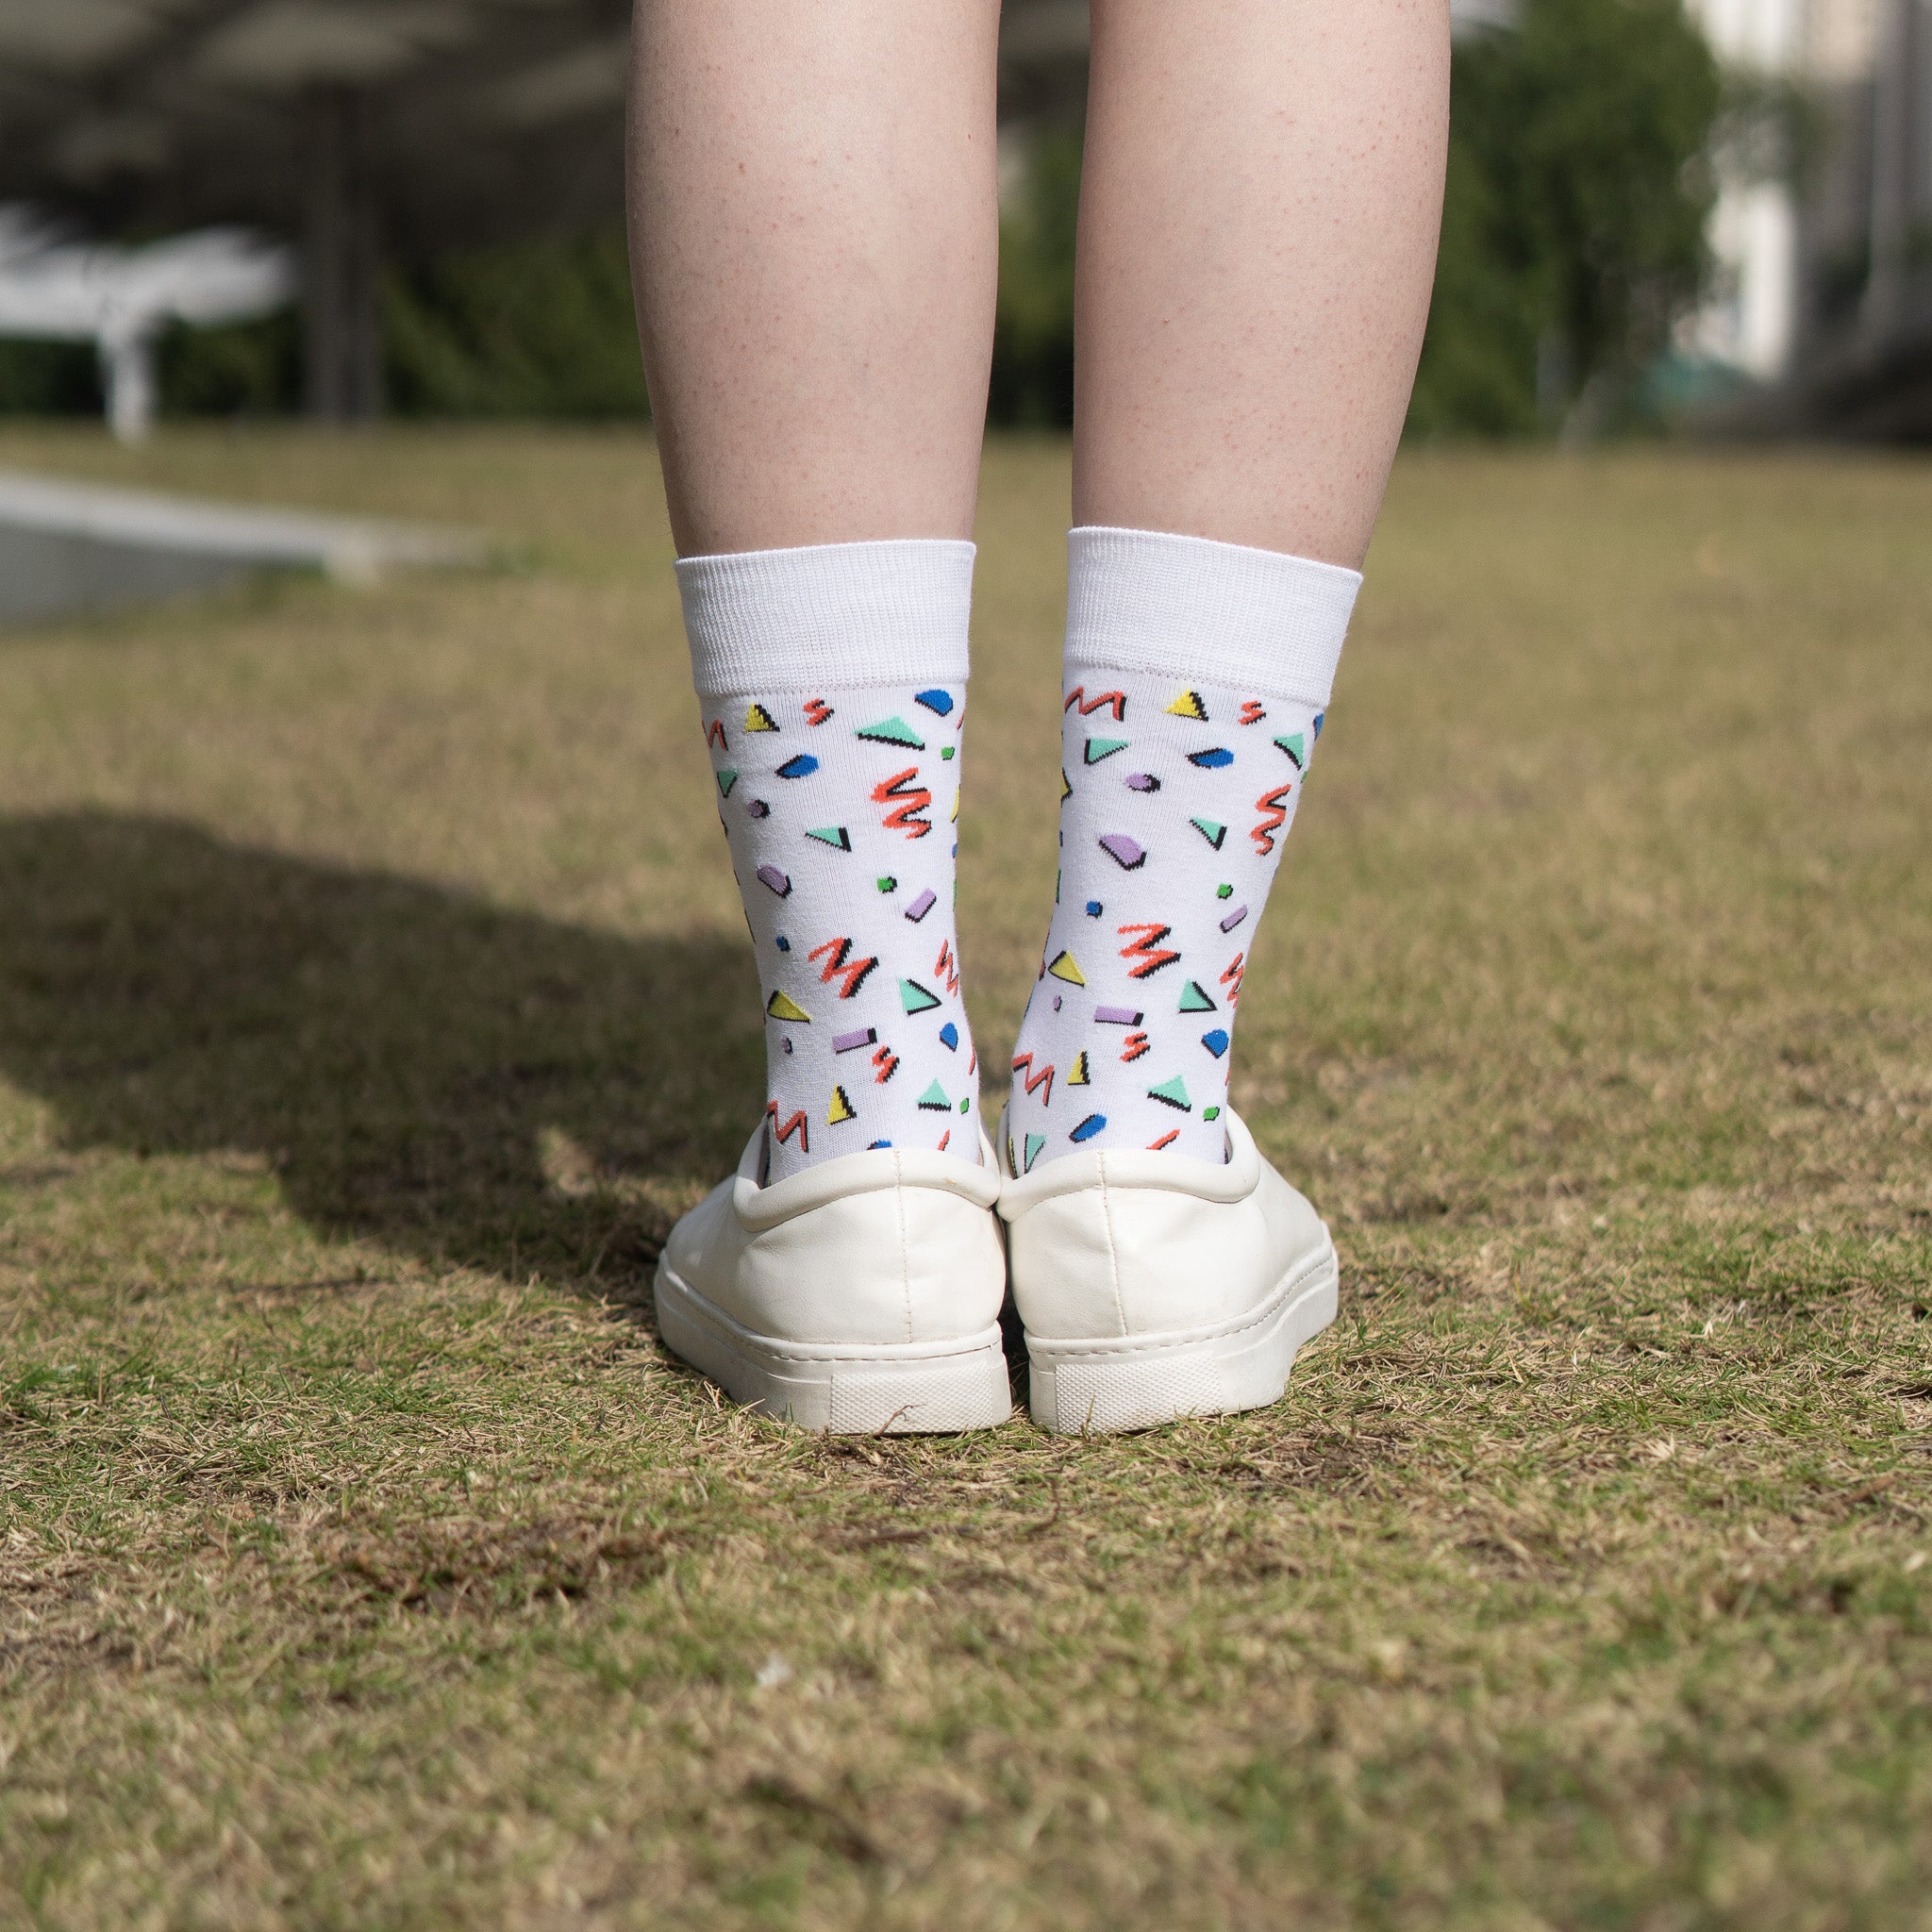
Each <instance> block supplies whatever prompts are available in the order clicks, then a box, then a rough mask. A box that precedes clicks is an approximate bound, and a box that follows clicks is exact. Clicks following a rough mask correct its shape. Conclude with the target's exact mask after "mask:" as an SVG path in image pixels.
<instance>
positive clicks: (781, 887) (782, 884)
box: [758, 865, 791, 899]
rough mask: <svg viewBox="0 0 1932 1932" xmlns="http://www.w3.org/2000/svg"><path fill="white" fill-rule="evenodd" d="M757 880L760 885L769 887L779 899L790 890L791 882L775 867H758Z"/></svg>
mask: <svg viewBox="0 0 1932 1932" xmlns="http://www.w3.org/2000/svg"><path fill="white" fill-rule="evenodd" d="M758 879H759V881H760V883H761V884H764V885H767V886H770V887H771V889H772V890H773V891H774V892H776V893H777V895H778V896H779V898H781V899H782V898H784V896H785V895H786V893H788V892H789V891H791V880H790V879H788V878H787V877H786V876H785V874H783V873H782V872H780V871H779V870H778V868H777V867H776V866H775V865H761V866H759V867H758Z"/></svg>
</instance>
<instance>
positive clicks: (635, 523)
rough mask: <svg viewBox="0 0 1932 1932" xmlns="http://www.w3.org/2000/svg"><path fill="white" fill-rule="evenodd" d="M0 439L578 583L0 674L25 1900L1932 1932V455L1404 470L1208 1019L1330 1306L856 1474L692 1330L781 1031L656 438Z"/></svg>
mask: <svg viewBox="0 0 1932 1932" xmlns="http://www.w3.org/2000/svg"><path fill="white" fill-rule="evenodd" d="M0 457H4V458H5V459H6V460H8V461H33V462H41V463H43V464H48V465H51V466H56V467H60V468H64V469H67V470H70V471H74V472H80V473H89V474H95V475H112V476H118V477H123V478H126V479H129V480H138V481H141V482H143V483H153V484H161V485H171V484H172V485H176V486H179V487H183V488H189V489H195V490H200V491H208V492H210V493H217V494H225V495H229V496H242V497H249V496H262V497H273V498H292V499H297V500H301V501H306V502H313V503H317V504H323V505H328V506H335V507H342V508H358V509H375V510H382V511H387V512H392V513H406V514H415V515H422V516H432V517H438V518H443V519H448V520H452V521H468V522H473V523H475V524H479V525H486V526H488V527H490V528H491V529H493V530H495V531H497V532H498V533H499V534H501V535H503V536H504V537H506V538H508V539H509V540H511V541H513V542H514V543H516V544H518V545H521V546H523V548H524V549H525V552H526V553H527V555H528V556H529V558H530V559H531V563H530V567H529V568H527V569H525V570H522V571H520V572H517V573H514V574H505V575H479V576H455V577H447V578H438V577H414V578H399V579H396V580H394V581H392V582H391V583H389V584H386V585H384V586H381V587H379V588H377V589H375V590H371V591H359V592H350V591H339V590H334V589H331V588H329V587H327V586H325V585H322V584H316V583H291V584H280V585H274V586H265V587H257V588H252V589H248V590H244V591H237V592H236V593H234V594H232V595H229V596H225V597H223V598H219V599H215V600H212V601H210V602H206V603H200V604H195V605H184V606H180V607H176V608H169V609H164V610H153V611H143V612H139V613H132V614H124V615H120V616H115V617H110V618H103V619H99V620H93V621H90V622H88V623H86V624H84V625H68V626H62V627H57V628H50V629H44V630H40V631H34V632H25V633H13V634H10V635H8V636H6V637H5V638H0V1924H15V1923H18V1924H24V1925H27V1924H32V1925H46V1926H58V1927H62V1928H67V1927H74V1928H81V1927H92V1926H101V1927H106V1926H116V1927H118V1926H121V1925H125V1924H168V1925H181V1926H197V1925H204V1924H206V1925H217V1924H220V1925H258V1926H264V1927H272V1926H305V1927H306V1926H342V1927H352V1926H371V1927H374V1926H378V1925H398V1924H436V1925H445V1924H456V1925H465V1924H475V1925H479V1926H481V1925H491V1926H495V1925H502V1924H510V1925H527V1926H533V1927H535V1926H545V1927H548V1926H554V1925H559V1924H586V1925H611V1926H620V1925H644V1924H650V1925H653V1926H656V1925H668V1926H690V1927H722V1926H769V1925H776V1926H797V1927H801V1928H809V1927H821V1926H823V1927H834V1926H839V1927H842V1926H846V1925H851V1924H868V1925H874V1926H878V1927H882V1928H884V1927H908V1928H909V1927H921V1926H944V1927H948V1928H952V1927H967V1928H972V1927H981V1926H984V1927H994V1926H1033V1925H1039V1926H1059V1925H1096V1926H1097V1925H1103V1924H1107V1925H1112V1924H1144V1925H1149V1926H1167V1925H1186V1926H1197V1925H1198V1926H1226V1927H1236V1926H1260V1925H1277V1924H1307V1925H1313V1926H1329V1925H1332V1926H1341V1925H1361V1926H1372V1927H1384V1926H1386V1927H1391V1928H1408V1927H1428V1928H1430V1932H1438V1928H1445V1927H1447V1928H1453V1927H1483V1928H1489V1927H1532V1926H1538V1925H1561V1926H1566V1927H1569V1926H1575V1927H1606V1928H1624V1927H1628V1928H1632V1932H1667V1928H1668V1932H1674V1928H1678V1927H1704V1926H1712V1927H1718V1926H1724V1927H1728V1926H1737V1927H1740V1928H1741V1927H1746V1926H1749V1927H1751V1928H1752V1932H1760V1928H1763V1932H1779V1928H1787V1927H1789V1928H1794V1932H1795V1928H1801V1927H1802V1928H1811V1927H1831V1928H1837V1927H1846V1928H1853V1927H1868V1926H1869V1927H1873V1928H1880V1927H1883V1928H1886V1932H1890V1928H1894V1927H1904V1926H1913V1925H1919V1926H1924V1925H1932V1906H1928V1903H1927V1901H1928V1899H1932V1694H1928V1693H1932V1562H1928V1560H1927V1557H1928V1555H1932V1535H1928V1520H1932V1159H1928V1145H1927V1140H1928V1123H1932V868H1928V867H1927V865H1926V864H1925V842H1924V841H1925V829H1924V828H1925V826H1926V824H1927V823H1928V821H1932V767H1928V760H1927V758H1926V755H1925V754H1926V747H1927V745H1928V743H1932V660H1928V658H1927V655H1926V652H1925V648H1924V612H1925V610H1926V609H1927V608H1932V549H1928V546H1927V545H1926V544H1925V542H1924V531H1925V529H1926V528H1927V527H1928V523H1932V472H1928V471H1926V470H1925V469H1924V467H1923V466H1915V465H1911V464H1907V463H1902V462H1892V461H1887V460H1880V459H1864V458H1859V459H1856V460H1855V459H1824V458H1775V459H1774V458H1750V459H1744V458H1692V457H1660V456H1657V455H1648V454H1646V455H1627V456H1616V457H1606V458H1596V459H1591V460H1589V461H1578V460H1573V459H1568V458H1557V457H1554V456H1546V455H1535V456H1526V455H1520V454H1518V455H1508V456H1491V455H1478V454H1461V455H1440V456H1435V455H1432V456H1427V457H1423V458H1414V459H1410V460H1407V461H1406V462H1405V464H1404V465H1403V466H1402V468H1401V469H1400V470H1399V471H1398V475H1397V478H1396V484H1395V488H1394V491H1393V493H1392V495H1391V504H1390V509H1389V514H1388V517H1387V520H1386V523H1385V525H1384V529H1383V533H1382V535H1381V537H1380V538H1379V539H1378V541H1377V546H1376V551H1375V555H1374V559H1373V562H1372V566H1371V571H1370V579H1369V588H1368V591H1367V592H1366V594H1365V597H1364V600H1363V606H1362V610H1361V614H1360V617H1359V619H1358V621H1357V630H1356V636H1355V639H1354V641H1353V642H1352V644H1351V646H1350V651H1349V654H1348V657H1347V658H1346V660H1345V662H1344V666H1343V671H1342V677H1341V688H1340V690H1339V691H1338V694H1337V699H1336V703H1335V706H1334V708H1333V710H1332V712H1331V715H1330V727H1329V729H1328V730H1327V731H1326V732H1325V733H1324V739H1323V756H1322V759H1321V762H1320V765H1319V767H1318V769H1317V772H1316V774H1315V776H1314V779H1313V783H1312V789H1311V791H1310V793H1309V796H1308V800H1307V806H1306V808H1305V809H1304V811H1303V813H1302V815H1301V818H1300V820H1299V822H1298V824H1297V828H1296V832H1295V836H1294V839H1293V841H1291V845H1290V847H1289V856H1288V859H1287V869H1286V872H1285V874H1284V877H1283V882H1282V887H1281V890H1280V891H1279V893H1278V897H1277V910H1276V911H1275V913H1274V917H1273V919H1272V920H1271V922H1270V928H1269V931H1268V933H1267V935H1266V937H1265V938H1264V940H1263V941H1262V945H1261V949H1260V955H1259V958H1258V960H1257V964H1256V966H1255V968H1254V969H1253V970H1252V971H1251V973H1250V974H1249V977H1248V981H1247V987H1246V990H1245V997H1244V999H1243V1002H1242V1005H1243V1013H1244V1017H1243V1021H1242V1026H1241V1038H1240V1041H1239V1044H1238V1048H1237V1058H1238V1061H1239V1065H1238V1068H1237V1076H1236V1087H1235V1094H1236V1099H1237V1103H1238V1104H1239V1105H1240V1106H1241V1108H1242V1109H1243V1111H1244V1112H1245V1113H1246V1114H1247V1116H1248V1118H1249V1119H1250V1120H1251V1121H1252V1122H1253V1123H1254V1124H1255V1126H1256V1129H1257V1135H1258V1136H1259V1138H1260V1139H1261V1141H1263V1143H1264V1145H1265V1146H1266V1147H1267V1148H1268V1150H1269V1152H1270V1153H1271V1154H1272V1155H1273V1156H1274V1158H1276V1159H1277V1160H1278V1161H1279V1162H1280V1163H1281V1165H1282V1166H1283V1167H1284V1168H1285V1170H1286V1171H1287V1172H1288V1173H1289V1174H1291V1176H1293V1177H1295V1178H1297V1179H1299V1180H1300V1181H1301V1182H1302V1184H1303V1185H1304V1186H1305V1187H1306V1189H1307V1191H1308V1192H1309V1193H1310V1194H1311V1195H1312V1196H1313V1198H1314V1199H1315V1200H1316V1202H1317V1203H1318V1205H1320V1206H1321V1207H1322V1208H1323V1209H1324V1212H1325V1213H1326V1214H1327V1215H1328V1216H1329V1218H1330V1220H1331V1222H1332V1223H1333V1224H1334V1226H1335V1228H1336V1233H1337V1237H1338V1241H1339V1242H1340V1244H1341V1249H1342V1253H1343V1257H1344V1275H1343V1297H1342V1313H1341V1321H1340V1322H1339V1323H1338V1324H1337V1325H1336V1327H1335V1328H1334V1330H1333V1331H1331V1333H1330V1334H1329V1335H1328V1336H1327V1337H1325V1338H1324V1340H1323V1341H1321V1342H1320V1343H1319V1344H1317V1345H1316V1346H1315V1347H1313V1348H1312V1349H1311V1350H1310V1351H1309V1352H1308V1353H1307V1356H1306V1357H1305V1358H1304V1360H1303V1361H1302V1363H1301V1364H1300V1365H1299V1366H1298V1367H1297V1370H1296V1374H1295V1377H1294V1381H1293V1384H1292V1386H1291V1391H1290V1393H1289V1397H1288V1399H1287V1400H1286V1401H1285V1402H1284V1403H1283V1404H1282V1405H1281V1406H1280V1407H1277V1408H1275V1409H1274V1410H1271V1411H1268V1412H1265V1413H1262V1414H1257V1415H1252V1416H1244V1417H1240V1418H1234V1419H1229V1420H1226V1421H1219V1422H1211V1423H1196V1424H1187V1425H1185V1426H1182V1427H1178V1428H1175V1429H1173V1430H1170V1431H1165V1432H1160V1433H1157V1434H1152V1435H1148V1436H1144V1437H1140V1438H1133V1439H1125V1440H1112V1441H1058V1440H1052V1439H1047V1438H1043V1437H1041V1436H1039V1435H1037V1434H1036V1433H1035V1432H1034V1431H1033V1430H1032V1429H1031V1427H1030V1425H1028V1424H1025V1423H1024V1421H1022V1422H1018V1423H1016V1424H1014V1425H1013V1426H1012V1427H1011V1428H1010V1429H1008V1430H1007V1431H1004V1432H1002V1433H999V1434H997V1435H993V1436H991V1437H986V1438H978V1439H973V1440H964V1441H917V1440H895V1441H824V1440H814V1439H807V1438H801V1437H798V1436H795V1435H792V1434H790V1433H788V1432H786V1431H784V1430H781V1429H779V1428H776V1427H774V1426H772V1425H769V1424H763V1423H759V1422H755V1421H752V1420H749V1419H747V1418H746V1417H744V1416H743V1415H741V1414H740V1413H737V1412H735V1411H733V1410H731V1409H729V1408H728V1407H725V1406H724V1405H723V1404H722V1403H721V1402H719V1401H718V1400H717V1399H716V1398H715V1397H714V1396H713V1395H712V1393H711V1392H710V1391H709V1390H708V1388H707V1387H706V1386H705V1385H704V1384H703V1383H702V1382H700V1381H698V1380H697V1379H696V1378H695V1377H693V1376H691V1374H688V1373H686V1372H685V1371H684V1370H682V1369H681V1368H680V1367H678V1366H677V1365H676V1364H675V1362H674V1361H672V1360H671V1359H670V1358H669V1357H667V1356H666V1355H665V1354H664V1352H663V1351H662V1350H661V1349H660V1348H659V1346H658V1343H657V1341H656V1340H655V1337H654V1334H653V1332H652V1329H651V1326H650V1323H649V1312H648V1300H649V1279H650V1272H651V1268H652V1265H653V1263H654V1260H655V1257H656V1253H657V1250H658V1243H659V1242H660V1241H661V1240H662V1238H663V1234H664V1231H665V1229H666V1228H667V1227H668V1225H669V1224H670V1222H671V1221H672V1219H673V1218H675V1215H676V1214H677V1213H678V1212H680V1211H681V1210H682V1209H683V1208H685V1207H686V1206H688V1205H689V1204H690V1203H691V1201H693V1200H694V1199H696V1198H697V1196H698V1194H699V1193H700V1192H701V1191H702V1190H703V1189H704V1188H705V1187H706V1186H707V1185H708V1183H709V1182H710V1181H711V1180H713V1179H715V1178H716V1176H717V1175H718V1174H721V1173H723V1172H724V1171H725V1169H726V1168H728V1166H729V1165H730V1163H731V1162H732V1161H733V1159H734V1158H736V1155H737V1152H738V1149H739V1145H740V1143H741V1139H742V1136H743V1135H744V1133H745V1132H746V1131H748V1129H749V1127H750V1125H751V1124H752V1122H753V1121H754V1120H755V1118H756V1114H757V1110H758V1097H759V1081H760V1073H761V1069H760V1060H759V1056H760V1052H761V1034H760V1029H759V1022H758V1008H757V1003H756V998H755V980H754V975H753V972H752V968H751V962H750V958H749V953H748V949H747V946H746V943H745V941H744V937H743V930H742V923H741V914H740V912H739V909H738V906H737V902H736V897H735V894H734V891H733V889H732V885H731V880H730V874H729V869H728V866H727V865H726V863H725V858H724V851H723V848H722V844H721V842H720V841H719V840H718V838H717V835H716V832H715V828H714V825H713V823H712V814H711V812H710V810H709V808H708V806H706V804H705V803H704V801H705V799H706V796H707V791H706V782H707V781H706V765H705V760H704V755H703V747H702V742H701V739H700V736H699V733H698V729H697V724H696V712H695V708H694V706H693V704H692V701H691V697H690V695H689V692H688V690H687V688H686V681H685V680H686V673H685V665H684V653H683V644H682V641H681V637H680V633H679V629H678V623H677V608H676V597H675V587H674V585H673V582H672V579H671V575H670V571H669V568H668V564H669V558H670V543H669V539H668V536H667V535H666V532H665V527H664V521H663V511H662V504H661V499H660V496H659V494H658V486H657V483H656V479H655V473H654V467H653V462H652V458H651V453H650V450H649V447H648V444H647V443H646V442H645V441H642V440H641V438H640V437H638V436H637V435H635V434H631V433H626V434H621V435H620V434H607V435H596V434H586V435H556V434H548V433H535V432H529V433H522V432H508V431H506V432H501V433H499V432H491V433H488V434H484V433H477V432H456V431H452V432H447V433H444V432H437V433H426V432H418V433H408V432H396V433H385V434H383V435H380V436H375V437H366V438H365V437H358V438H341V439H331V438H313V437H309V436H307V435H304V434H298V433H292V432H291V433H282V432H275V433H266V432H264V433H263V434H261V435H259V436H246V437H238V436H233V435H226V434H202V433H197V434H193V435H188V434H183V435H180V436H172V435H171V436H167V437H163V438H162V439H160V440H159V441H157V442H156V443H155V444H153V445H151V446H150V447H149V448H147V449H145V450H143V451H142V452H139V453H134V454H129V453H127V452H124V451H119V450H116V449H113V448H111V447H109V446H108V445H107V444H106V443H104V442H102V441H98V440H96V439H94V438H92V437H81V436H78V435H75V434H73V433H70V432H58V433H56V432H25V431H9V432H8V435H7V437H6V438H5V439H4V440H0ZM1066 501H1067V475H1066V459H1065V452H1064V449H1063V448H1062V447H1061V446H1060V445H1058V444H1057V443H1053V442H1030V443H1029V442H1020V441H1015V442H1008V443H999V444H995V446H994V447H993V449H992V450H991V453H990V457H989V463H988V471H987V480H986V489H985V493H984V501H983V505H982V515H981V538H982V558H981V569H980V578H979V588H978V597H977V615H976V619H975V625H976V641H975V668H974V698H973V724H972V728H971V730H970V732H969V736H968V751H967V755H966V766H965V777H966V812H965V816H964V818H963V820H962V825H961V864H962V872H963V877H962V891H961V909H962V922H963V930H964V936H965V952H966V957H967V960H968V964H969V971H970V974H971V980H970V984H971V990H972V995H973V999H974V1011H975V1015H976V1018H977V1021H978V1024H979V1027H980V1032H981V1038H982V1041H983V1047H984V1058H985V1060H986V1063H987V1065H988V1066H989V1067H991V1066H996V1065H998V1064H1000V1054H999V1051H998V1048H999V1045H1000V1043H1001V1042H1002V1041H1008V1040H1010V1038H1011V1036H1012V1033H1013V1031H1014V1029H1015V1027H1016V1025H1017V1022H1018V1017H1019V1013H1020V1010H1021V1008H1022V1006H1023V1004H1024V997H1025V993H1026V991H1027V989H1028V987H1029V985H1030V983H1031V979H1032V976H1033V974H1034V972H1035V971H1036V969H1037V964H1038V946H1039V941H1040V936H1041V930H1042V929H1043V922H1044V916H1045V912H1046V908H1047V905H1048V901H1049V899H1050V896H1051V890H1052V887H1051V880H1052V874H1053V865H1054V857H1053V825H1054V799H1055V794H1056V791H1057V785H1056V782H1055V773H1056V769H1057V767H1056V762H1055V751H1056V746H1057V731H1058V716H1057V706H1056V678H1057V664H1056V644H1057V627H1058V614H1059V596H1060V572H1061V568H1062V564H1061V550H1060V543H1059V539H1058V531H1059V529H1060V527H1061V525H1062V524H1063V522H1064V517H1065V510H1066Z"/></svg>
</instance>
